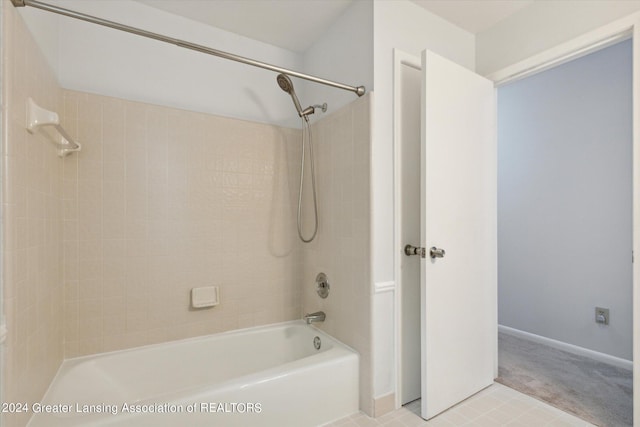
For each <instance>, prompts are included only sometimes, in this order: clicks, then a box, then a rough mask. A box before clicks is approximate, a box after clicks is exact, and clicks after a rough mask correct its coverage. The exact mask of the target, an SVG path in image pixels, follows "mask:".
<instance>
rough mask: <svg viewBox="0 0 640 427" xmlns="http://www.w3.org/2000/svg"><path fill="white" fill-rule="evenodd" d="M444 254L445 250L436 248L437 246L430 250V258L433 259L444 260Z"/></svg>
mask: <svg viewBox="0 0 640 427" xmlns="http://www.w3.org/2000/svg"><path fill="white" fill-rule="evenodd" d="M444 254H445V252H444V249H440V248H436V247H435V246H433V247H432V248H431V249H429V256H430V257H431V258H432V259H436V258H443V257H444Z"/></svg>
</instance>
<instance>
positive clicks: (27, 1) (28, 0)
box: [11, 0, 366, 96]
mask: <svg viewBox="0 0 640 427" xmlns="http://www.w3.org/2000/svg"><path fill="white" fill-rule="evenodd" d="M11 3H13V5H14V6H15V7H24V6H30V7H34V8H36V9H41V10H45V11H47V12H53V13H57V14H59V15H64V16H68V17H70V18H75V19H80V20H82V21H86V22H90V23H92V24H98V25H102V26H104V27H109V28H113V29H116V30H120V31H125V32H127V33H131V34H136V35H139V36H142V37H147V38H150V39H154V40H159V41H161V42H165V43H170V44H173V45H176V46H179V47H183V48H185V49H191V50H195V51H198V52H202V53H206V54H209V55H213V56H218V57H220V58H224V59H229V60H231V61H236V62H241V63H243V64H247V65H252V66H254V67H259V68H265V69H267V70H271V71H275V72H276V73H284V74H288V75H290V76H293V77H299V78H301V79H305V80H309V81H312V82H316V83H320V84H323V85H327V86H333V87H337V88H339V89H344V90H348V91H351V92H354V93H355V94H356V95H358V96H362V95H364V94H365V92H366V90H365V87H364V86H349V85H346V84H343V83H338V82H334V81H331V80H327V79H323V78H320V77H316V76H312V75H310V74H304V73H300V72H298V71H294V70H289V69H287V68H283V67H278V66H276V65H271V64H267V63H266V62H261V61H256V60H254V59H250V58H246V57H244V56H239V55H235V54H233V53H229V52H224V51H221V50H217V49H212V48H210V47H206V46H202V45H199V44H195V43H190V42H187V41H184V40H180V39H175V38H172V37H168V36H164V35H162V34H158V33H152V32H150V31H145V30H141V29H139V28H135V27H130V26H128V25H124V24H119V23H117V22H113V21H109V20H106V19H102V18H98V17H95V16H91V15H86V14H84V13H80V12H76V11H74V10H69V9H65V8H62V7H58V6H53V5H51V4H47V3H42V2H39V1H37V0H11Z"/></svg>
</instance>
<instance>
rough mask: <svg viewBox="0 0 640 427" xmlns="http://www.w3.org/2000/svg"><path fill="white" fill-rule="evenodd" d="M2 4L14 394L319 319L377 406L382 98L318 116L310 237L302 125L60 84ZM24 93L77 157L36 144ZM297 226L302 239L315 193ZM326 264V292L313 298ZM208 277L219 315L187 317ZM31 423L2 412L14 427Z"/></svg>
mask: <svg viewBox="0 0 640 427" xmlns="http://www.w3.org/2000/svg"><path fill="white" fill-rule="evenodd" d="M1 1H2V2H3V18H4V19H3V26H4V28H3V34H2V37H3V38H4V41H3V44H4V58H3V64H4V68H3V71H4V77H3V84H4V88H3V95H4V97H5V102H4V107H5V109H4V111H3V126H4V135H3V140H4V143H3V145H2V159H3V170H2V179H3V188H2V245H3V248H2V249H3V258H2V260H3V274H2V278H3V297H4V313H5V315H6V319H7V326H8V330H9V333H8V338H7V342H6V344H5V351H4V355H5V361H4V367H3V372H2V378H3V380H2V382H3V390H2V393H3V394H2V399H3V400H4V401H10V402H22V401H27V402H37V401H40V399H41V398H42V396H43V394H44V392H45V390H46V388H47V386H48V384H49V383H50V381H51V380H52V378H53V376H54V375H55V373H56V370H57V368H58V367H59V365H60V363H61V361H62V360H63V358H70V357H76V356H81V355H88V354H92V353H98V352H104V351H111V350H117V349H124V348H130V347H135V346H140V345H145V344H151V343H157V342H163V341H170V340H175V339H181V338H187V337H192V336H197V335H203V334H210V333H215V332H221V331H226V330H232V329H237V328H245V327H251V326H256V325H263V324H268V323H274V322H281V321H285V320H292V319H299V318H301V317H302V315H303V314H304V313H305V312H310V311H316V310H319V309H322V310H324V311H325V312H326V313H327V320H326V322H325V323H324V324H323V325H318V326H319V327H321V328H323V329H325V330H326V331H327V332H328V333H330V334H331V335H334V336H335V337H337V338H338V339H340V340H341V341H343V342H345V343H346V344H347V345H350V346H351V347H353V348H355V349H356V350H358V351H359V353H360V357H361V359H360V382H361V387H360V389H361V409H362V410H363V411H365V412H368V413H371V399H372V386H371V357H370V352H371V332H370V308H369V304H370V288H371V281H370V256H369V253H370V231H369V230H370V219H369V210H370V209H369V205H370V193H369V176H370V166H369V165H370V163H369V156H370V150H369V145H370V132H369V126H370V125H369V124H370V101H371V95H366V96H364V97H363V98H361V99H358V100H356V101H355V102H353V103H351V104H349V105H347V106H345V107H343V108H341V109H340V110H338V111H331V106H329V108H330V110H329V112H327V114H323V115H320V114H317V115H316V117H313V120H312V121H313V122H314V124H313V126H312V129H313V137H314V148H315V151H316V174H317V190H318V202H319V220H320V224H319V231H318V237H317V238H316V240H315V241H314V242H313V243H311V244H304V243H302V242H301V241H300V240H299V239H298V236H297V231H296V205H297V193H298V179H299V175H298V174H299V168H300V154H301V141H300V139H301V135H302V132H301V130H300V129H289V128H284V127H278V126H273V125H267V124H260V123H254V122H248V121H242V120H236V119H230V118H224V117H219V116H212V115H207V114H201V113H194V112H188V111H183V110H178V109H173V108H167V107H161V106H156V105H149V104H143V103H138V102H133V101H127V100H123V99H116V98H110V97H106V96H100V95H93V94H87V93H80V92H73V91H68V90H64V89H61V88H60V87H59V86H58V85H57V82H56V80H55V77H54V74H53V73H52V72H51V71H50V69H49V68H48V66H47V64H46V61H45V60H44V57H43V55H42V54H41V52H40V51H39V50H38V48H37V46H36V44H35V43H34V41H33V40H32V38H31V36H30V34H29V32H28V30H27V29H26V27H25V25H24V23H23V21H22V19H21V17H20V15H19V13H18V12H17V11H16V9H15V8H14V7H12V6H11V5H10V3H8V0H1ZM27 97H32V98H33V99H34V100H35V101H36V102H37V103H38V104H40V105H41V106H43V107H45V108H47V109H50V110H54V111H57V112H58V113H60V116H61V118H62V122H63V123H62V124H63V126H64V127H65V128H66V129H67V131H69V132H70V133H71V135H72V136H73V137H74V138H76V139H77V140H78V141H79V142H80V143H81V144H82V151H81V152H79V153H74V154H71V155H69V156H68V157H66V158H64V159H61V158H59V157H58V156H57V152H56V150H55V147H54V146H53V144H52V143H51V140H50V138H48V137H46V136H44V135H43V134H40V133H36V134H34V135H31V134H29V133H28V132H27V131H26V129H25V122H26V117H25V102H26V98H27ZM292 114H295V112H294V111H292ZM307 167H308V166H307ZM308 170H309V169H307V171H308ZM307 178H308V176H307ZM306 192H307V195H310V194H311V192H310V189H309V188H308V189H307V190H306ZM303 216H304V218H305V224H304V231H305V235H307V236H308V235H309V233H310V229H311V227H310V226H311V222H312V218H313V214H312V205H311V199H310V198H309V197H306V199H305V203H304V214H303ZM320 271H323V272H325V273H326V274H327V275H328V277H329V281H330V284H331V293H330V295H329V297H328V298H327V299H326V300H322V299H320V297H319V296H317V295H316V293H315V283H314V279H315V276H316V274H317V273H318V272H320ZM209 285H215V286H219V288H220V298H221V303H220V305H219V306H217V307H215V308H209V309H193V308H191V306H190V290H191V289H192V288H194V287H200V286H209ZM29 415H30V414H22V415H12V416H9V415H7V414H4V415H3V416H2V421H3V424H2V425H3V426H4V425H6V426H24V425H25V424H26V422H27V420H28V417H29Z"/></svg>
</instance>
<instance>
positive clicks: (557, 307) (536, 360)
mask: <svg viewBox="0 0 640 427" xmlns="http://www.w3.org/2000/svg"><path fill="white" fill-rule="evenodd" d="M498 117H499V119H498V147H499V149H498V241H499V244H498V271H499V279H498V288H499V293H498V306H499V310H498V319H499V324H500V328H501V331H502V333H501V340H500V342H501V345H500V376H499V381H500V382H502V383H503V384H506V385H508V386H510V387H512V388H515V389H517V390H520V391H522V392H526V393H528V394H532V395H534V396H535V397H538V398H539V399H541V400H546V401H548V402H549V403H552V404H554V405H556V406H559V407H562V408H563V409H566V410H567V411H570V412H573V413H574V414H575V415H578V416H580V417H581V418H583V419H585V420H586V421H589V422H592V423H594V424H597V425H631V418H632V397H631V393H630V391H631V382H632V376H631V366H632V362H631V359H632V342H633V340H632V326H633V323H632V314H633V313H632V303H631V300H632V284H633V282H632V185H631V184H632V139H633V138H632V131H633V126H632V42H631V40H626V41H622V42H619V43H617V44H614V45H611V46H608V47H606V48H604V49H601V50H598V51H596V52H592V53H590V54H589V55H586V56H583V57H580V58H578V59H574V60H572V61H569V62H566V63H564V64H561V65H559V66H556V67H553V68H550V69H548V70H545V71H543V72H540V73H538V74H535V75H533V76H529V77H526V78H524V79H521V80H518V81H516V82H513V83H510V84H506V85H503V86H501V87H499V88H498ZM602 248H607V249H606V250H605V251H602ZM567 351H568V352H569V354H565V353H566V352H567ZM625 365H626V368H627V370H626V373H625V370H623V369H621V367H624V366H625ZM594 384H595V385H594ZM613 407H616V411H611V410H610V408H613Z"/></svg>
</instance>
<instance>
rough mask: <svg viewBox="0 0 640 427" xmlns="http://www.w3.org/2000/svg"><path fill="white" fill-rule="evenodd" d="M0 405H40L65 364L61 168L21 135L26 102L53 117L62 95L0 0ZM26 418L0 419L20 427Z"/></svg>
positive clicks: (43, 141)
mask: <svg viewBox="0 0 640 427" xmlns="http://www.w3.org/2000/svg"><path fill="white" fill-rule="evenodd" d="M0 7H2V15H3V16H2V18H3V22H2V25H3V34H2V39H3V40H2V43H3V52H2V53H3V61H2V65H3V70H2V72H3V88H2V96H3V105H2V107H3V111H2V125H3V126H2V128H3V135H2V140H3V143H2V178H1V181H2V214H1V216H2V291H3V300H4V301H3V302H4V305H3V312H4V315H5V317H6V322H7V329H8V334H7V341H6V342H5V344H4V345H3V347H4V349H3V352H2V353H3V354H2V357H3V359H4V361H3V372H2V375H1V378H2V400H3V401H5V402H34V401H36V402H37V401H39V400H40V398H41V397H42V395H43V393H44V392H45V390H46V389H47V387H48V385H49V382H50V381H51V379H52V378H53V376H54V375H55V373H56V370H57V369H58V366H59V365H60V363H61V361H62V359H63V352H64V349H63V340H64V332H63V308H64V299H63V292H64V290H63V279H62V278H63V267H62V204H61V202H62V180H61V178H62V161H61V160H60V158H58V156H57V154H56V149H55V147H54V146H53V145H52V144H51V143H50V142H49V141H48V139H47V138H45V137H43V136H42V135H41V134H34V135H31V134H29V133H28V132H27V131H26V130H25V124H26V111H25V110H26V108H25V103H26V99H27V97H29V96H30V97H32V98H33V99H35V100H36V102H37V103H38V104H40V105H41V106H43V107H45V108H48V109H52V110H59V109H60V108H62V93H61V91H60V89H59V87H58V85H57V83H56V80H55V77H54V75H53V73H52V72H51V70H50V68H49V66H48V65H47V63H46V61H45V60H44V57H43V56H42V55H41V53H40V51H39V50H38V48H37V46H36V44H35V42H34V40H33V39H32V37H31V35H30V33H29V32H28V31H27V29H26V27H25V26H24V24H23V22H22V19H21V18H20V17H19V15H18V13H17V11H16V9H15V8H14V7H13V6H12V5H11V3H9V2H8V1H7V0H3V4H2V5H1V6H0ZM30 415H31V413H15V414H6V413H4V414H1V415H0V416H1V417H2V419H1V420H0V424H2V425H3V426H6V427H13V426H22V425H24V424H25V423H26V421H27V420H28V418H29V416H30Z"/></svg>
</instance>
